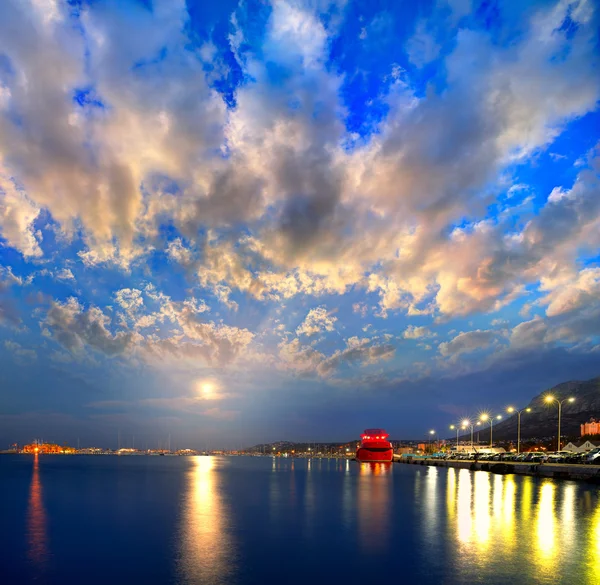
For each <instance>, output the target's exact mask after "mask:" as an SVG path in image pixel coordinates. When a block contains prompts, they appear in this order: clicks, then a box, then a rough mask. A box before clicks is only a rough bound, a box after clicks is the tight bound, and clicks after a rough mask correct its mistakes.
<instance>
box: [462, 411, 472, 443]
mask: <svg viewBox="0 0 600 585" xmlns="http://www.w3.org/2000/svg"><path fill="white" fill-rule="evenodd" d="M473 426H474V425H473V423H472V422H471V421H470V420H469V419H468V418H465V419H464V420H463V421H462V422H461V428H463V429H468V428H469V427H470V428H471V451H472V450H473Z"/></svg>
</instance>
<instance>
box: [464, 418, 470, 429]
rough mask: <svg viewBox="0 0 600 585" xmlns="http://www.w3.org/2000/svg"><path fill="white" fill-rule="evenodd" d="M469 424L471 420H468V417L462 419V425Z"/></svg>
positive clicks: (466, 425)
mask: <svg viewBox="0 0 600 585" xmlns="http://www.w3.org/2000/svg"><path fill="white" fill-rule="evenodd" d="M470 424H471V421H470V420H469V419H468V418H465V419H464V420H463V421H462V425H463V427H468V426H469V425H470Z"/></svg>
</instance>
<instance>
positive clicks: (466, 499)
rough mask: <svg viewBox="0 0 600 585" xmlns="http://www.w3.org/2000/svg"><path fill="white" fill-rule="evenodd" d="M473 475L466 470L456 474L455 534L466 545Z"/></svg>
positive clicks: (468, 535)
mask: <svg viewBox="0 0 600 585" xmlns="http://www.w3.org/2000/svg"><path fill="white" fill-rule="evenodd" d="M472 478H473V474H472V473H471V472H470V471H469V470H468V469H461V470H460V471H459V472H458V496H457V503H456V509H457V534H458V540H459V541H460V542H461V543H462V544H466V543H468V542H469V540H470V539H471V490H472V489H473V488H472V483H471V482H472Z"/></svg>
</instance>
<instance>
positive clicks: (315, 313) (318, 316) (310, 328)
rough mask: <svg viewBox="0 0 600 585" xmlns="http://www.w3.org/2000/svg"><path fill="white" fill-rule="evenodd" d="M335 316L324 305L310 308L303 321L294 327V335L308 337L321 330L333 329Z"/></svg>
mask: <svg viewBox="0 0 600 585" xmlns="http://www.w3.org/2000/svg"><path fill="white" fill-rule="evenodd" d="M336 321H337V317H334V316H333V315H332V314H331V313H330V312H328V311H327V309H326V308H325V307H316V308H315V309H311V310H310V311H309V312H308V314H307V315H306V318H305V319H304V321H303V322H302V323H301V324H300V325H299V326H298V328H297V329H296V335H306V336H308V337H310V336H311V335H315V334H316V333H320V332H321V331H334V330H335V322H336Z"/></svg>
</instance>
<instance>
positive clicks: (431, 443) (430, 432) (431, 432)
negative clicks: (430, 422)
mask: <svg viewBox="0 0 600 585" xmlns="http://www.w3.org/2000/svg"><path fill="white" fill-rule="evenodd" d="M429 434H430V435H431V441H430V442H429V444H430V445H431V450H432V451H433V435H435V431H429Z"/></svg>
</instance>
